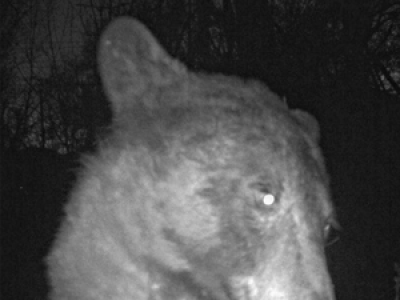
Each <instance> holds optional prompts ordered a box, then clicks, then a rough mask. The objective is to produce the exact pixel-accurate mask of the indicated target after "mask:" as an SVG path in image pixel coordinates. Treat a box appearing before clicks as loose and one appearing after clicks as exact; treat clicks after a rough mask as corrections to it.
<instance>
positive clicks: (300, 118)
mask: <svg viewBox="0 0 400 300" xmlns="http://www.w3.org/2000/svg"><path fill="white" fill-rule="evenodd" d="M291 113H292V115H293V117H294V118H295V119H296V121H297V122H298V123H299V125H300V126H301V127H303V129H304V131H305V132H306V133H307V134H308V135H309V136H310V137H311V138H312V139H313V140H314V141H316V142H319V138H320V131H319V124H318V121H317V120H316V119H315V118H314V117H313V116H312V115H310V114H309V113H307V112H305V111H303V110H299V109H295V110H292V111H291Z"/></svg>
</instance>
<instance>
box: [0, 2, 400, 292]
mask: <svg viewBox="0 0 400 300" xmlns="http://www.w3.org/2000/svg"><path fill="white" fill-rule="evenodd" d="M119 15H130V16H135V17H137V18H139V19H140V20H142V21H143V22H144V23H145V24H146V25H147V26H148V27H149V28H150V29H151V30H152V32H153V33H154V34H155V35H156V36H157V38H158V39H159V40H160V42H161V43H162V44H163V45H164V46H165V48H166V49H167V51H168V52H169V53H170V54H171V55H173V56H174V57H177V58H179V59H180V60H182V61H183V62H185V64H187V65H188V67H189V68H190V69H191V70H194V71H206V72H219V73H224V74H227V75H239V76H242V77H244V78H256V79H258V80H261V81H263V82H265V83H266V84H267V85H268V86H269V87H270V88H271V89H272V90H273V91H274V92H276V93H277V94H278V95H280V96H281V97H282V98H284V99H285V101H286V102H287V103H288V105H289V106H290V107H298V108H303V109H306V110H307V111H309V112H311V113H313V114H314V115H315V116H316V117H317V119H318V120H319V122H320V125H321V133H322V140H321V144H322V147H323V151H324V153H325V157H326V162H327V166H328V169H329V171H330V174H331V181H332V196H333V201H334V204H335V206H336V209H337V215H338V220H339V223H340V225H341V229H340V230H339V231H337V232H335V235H334V236H332V242H331V243H329V244H328V245H327V247H326V249H327V254H328V262H329V267H330V270H331V274H332V277H333V281H334V284H335V286H336V294H337V299H339V300H345V299H358V300H363V299H377V300H378V299H382V300H394V299H395V296H396V291H395V281H394V279H395V278H396V277H395V276H400V274H399V271H397V273H396V272H395V263H396V262H397V263H398V264H399V263H400V222H399V220H400V216H399V211H400V192H399V186H400V182H399V181H400V180H399V179H400V176H399V175H400V172H399V171H400V170H399V169H400V155H399V153H400V97H399V96H400V3H399V2H398V1H384V0H383V1H380V0H375V1H371V0H366V1H356V0H348V1H334V0H331V1H330V0H326V1H288V0H287V1H283V0H282V1H266V0H253V1H244V0H242V1H235V0H232V1H223V0H220V1H205V0H202V1H200V0H197V1H195V0H192V1H191V0H182V1H178V0H177V1H150V0H148V1H101V0H99V1H83V0H82V1H79V0H76V1H68V2H66V1H22V0H20V1H18V0H13V1H11V0H10V1H3V2H2V3H1V4H0V38H1V41H0V84H1V86H0V88H1V89H0V100H1V140H0V142H1V145H0V146H1V149H0V150H1V160H0V167H1V186H0V188H1V199H0V201H1V202H0V203H1V211H0V212H1V244H0V250H1V261H0V263H1V264H0V266H1V284H0V288H1V295H0V297H1V299H3V300H6V299H44V298H45V297H46V293H47V286H46V281H45V273H44V265H43V262H42V259H43V257H44V255H45V254H46V253H47V251H48V248H49V246H50V243H51V241H52V239H53V237H54V234H55V232H56V229H57V226H58V223H59V220H60V216H61V215H62V205H63V203H64V202H65V199H66V197H67V195H68V191H69V190H70V188H71V185H72V184H73V182H74V180H75V174H76V171H77V170H79V167H80V166H79V163H78V160H77V157H78V156H79V154H82V153H86V154H87V153H91V152H93V151H94V150H95V149H96V139H97V138H98V137H101V136H102V135H103V133H104V131H105V130H106V128H107V126H108V125H109V124H110V120H111V112H110V110H109V106H108V103H107V101H106V99H105V96H104V94H103V92H102V89H101V87H100V84H99V78H98V74H97V72H96V61H95V57H96V50H95V49H96V41H97V40H98V37H99V34H100V32H101V30H102V29H103V28H104V26H105V25H106V24H108V23H109V22H110V20H112V19H114V18H115V17H117V16H119ZM396 274H397V275H396ZM397 278H398V277H397ZM398 280H399V279H398Z"/></svg>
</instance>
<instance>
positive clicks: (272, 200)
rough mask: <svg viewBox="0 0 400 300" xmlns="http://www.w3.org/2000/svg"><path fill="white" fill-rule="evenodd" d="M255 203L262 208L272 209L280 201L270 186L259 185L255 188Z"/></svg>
mask: <svg viewBox="0 0 400 300" xmlns="http://www.w3.org/2000/svg"><path fill="white" fill-rule="evenodd" d="M254 198H255V203H256V206H257V207H258V208H260V209H270V208H272V207H274V206H275V205H276V203H277V201H278V199H277V197H276V195H275V193H273V192H272V191H271V189H270V188H269V187H265V186H264V187H258V188H257V189H256V190H255V195H254Z"/></svg>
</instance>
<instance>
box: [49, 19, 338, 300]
mask: <svg viewBox="0 0 400 300" xmlns="http://www.w3.org/2000/svg"><path fill="white" fill-rule="evenodd" d="M98 65H99V72H100V75H101V79H102V84H103V87H104V90H105V93H106V95H107V97H108V99H109V101H110V103H111V106H112V111H113V121H112V125H111V128H110V133H109V135H108V136H107V137H105V138H104V139H103V140H102V141H101V142H100V143H99V147H98V150H97V152H96V153H95V154H93V155H92V156H89V157H85V158H83V164H84V170H83V171H82V173H81V174H80V175H79V179H78V182H77V184H76V186H75V187H74V189H73V191H72V193H71V195H70V199H69V202H68V204H67V206H66V208H65V218H64V220H63V222H62V225H61V228H60V230H59V232H58V234H57V237H56V239H55V242H54V244H53V246H52V249H51V250H50V253H49V255H48V257H47V259H46V261H47V265H48V277H49V281H50V285H51V291H50V298H51V299H107V300H109V299H134V300H145V299H152V300H203V299H204V300H205V299H212V300H235V299H237V300H239V299H240V300H242V299H243V300H245V299H246V300H267V299H268V300H274V299H279V300H284V299H303V300H307V299H324V300H329V299H334V291H333V284H332V281H331V279H330V275H329V272H328V269H327V263H326V257H325V253H324V245H325V238H326V234H327V232H328V231H329V228H330V226H331V225H332V224H333V222H334V218H335V217H334V215H335V213H334V209H333V205H332V203H331V199H330V191H329V177H328V174H327V171H326V168H325V163H324V158H323V155H322V152H321V150H320V148H319V146H318V141H319V135H320V133H319V126H318V123H317V121H316V119H315V118H314V117H313V116H311V115H310V114H308V113H306V112H304V111H301V110H291V109H289V108H288V106H287V105H286V104H285V103H284V101H282V100H281V99H280V98H279V97H278V96H276V95H275V94H274V93H273V92H271V90H270V89H269V88H268V87H267V86H266V85H265V84H263V83H261V82H259V81H257V80H250V79H246V80H245V79H241V78H236V77H233V76H225V75H222V74H203V73H200V72H192V71H190V70H188V69H187V67H186V66H185V65H184V64H183V63H181V62H180V61H178V60H176V59H174V58H172V57H171V56H170V55H169V54H168V53H167V52H166V51H165V50H164V48H163V47H162V46H161V45H160V44H159V43H158V41H157V40H156V38H155V37H154V36H153V35H152V34H151V33H150V31H149V30H148V29H147V28H146V27H145V26H144V25H143V24H142V23H140V22H139V21H137V20H135V19H132V18H128V17H122V18H119V19H117V20H115V21H113V22H112V23H111V24H110V25H109V26H108V27H107V29H106V30H105V31H104V33H103V34H102V36H101V38H100V42H99V46H98Z"/></svg>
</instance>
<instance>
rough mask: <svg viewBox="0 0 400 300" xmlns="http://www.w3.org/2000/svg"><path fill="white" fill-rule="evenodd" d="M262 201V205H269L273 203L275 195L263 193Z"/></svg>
mask: <svg viewBox="0 0 400 300" xmlns="http://www.w3.org/2000/svg"><path fill="white" fill-rule="evenodd" d="M262 202H263V204H264V205H267V206H270V205H272V204H274V203H275V196H274V195H272V194H270V193H267V194H264V195H263V198H262Z"/></svg>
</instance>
